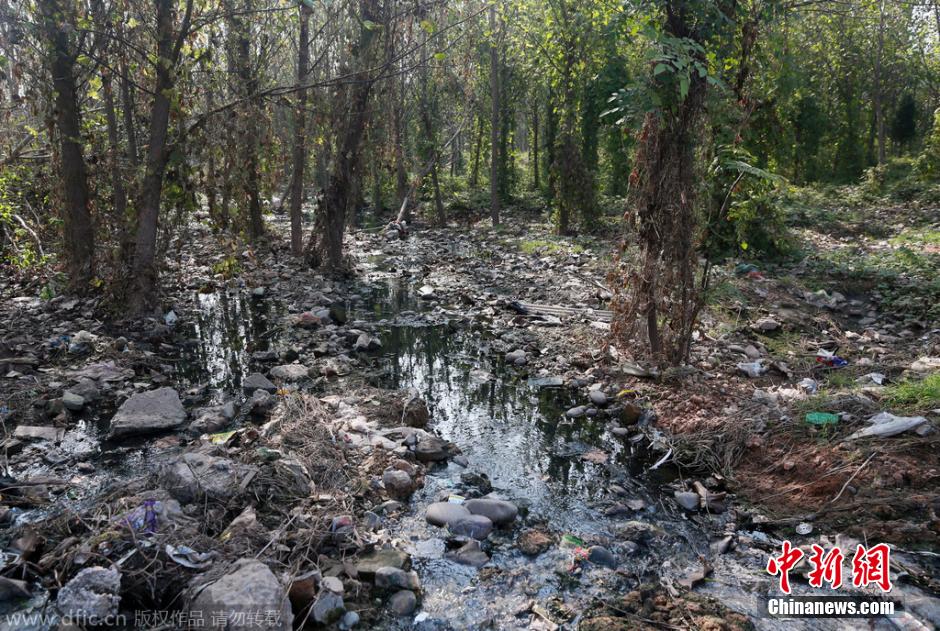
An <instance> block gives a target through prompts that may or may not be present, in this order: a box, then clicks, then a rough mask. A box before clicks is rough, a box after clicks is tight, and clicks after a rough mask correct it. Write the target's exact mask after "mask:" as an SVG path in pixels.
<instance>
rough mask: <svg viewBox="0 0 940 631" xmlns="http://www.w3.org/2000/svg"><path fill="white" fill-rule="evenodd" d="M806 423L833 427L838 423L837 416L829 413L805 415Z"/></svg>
mask: <svg viewBox="0 0 940 631" xmlns="http://www.w3.org/2000/svg"><path fill="white" fill-rule="evenodd" d="M806 422H807V423H809V424H810V425H835V424H836V423H838V422H839V415H838V414H830V413H829V412H810V413H809V414H807V415H806Z"/></svg>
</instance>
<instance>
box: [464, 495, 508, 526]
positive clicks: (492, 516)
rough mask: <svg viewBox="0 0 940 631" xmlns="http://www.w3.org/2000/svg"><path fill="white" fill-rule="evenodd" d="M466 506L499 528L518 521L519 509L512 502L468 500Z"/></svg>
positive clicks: (480, 499)
mask: <svg viewBox="0 0 940 631" xmlns="http://www.w3.org/2000/svg"><path fill="white" fill-rule="evenodd" d="M464 506H465V507H466V509H467V510H468V511H470V512H471V513H472V514H474V515H483V516H484V517H487V518H489V520H490V521H492V522H493V523H494V524H495V525H497V526H505V525H507V524H510V523H512V522H513V520H515V519H516V515H518V514H519V509H518V508H517V507H516V505H515V504H513V503H512V502H507V501H504V500H494V499H489V498H479V499H473V500H467V501H466V502H465V503H464Z"/></svg>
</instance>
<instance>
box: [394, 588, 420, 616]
mask: <svg viewBox="0 0 940 631" xmlns="http://www.w3.org/2000/svg"><path fill="white" fill-rule="evenodd" d="M417 606H418V598H417V597H416V596H415V593H414V592H412V591H408V590H407V589H403V590H401V591H400V592H395V593H394V594H392V597H391V598H389V599H388V608H389V609H391V610H392V611H393V612H395V615H398V616H407V615H409V614H410V613H411V612H412V611H414V610H415V607H417Z"/></svg>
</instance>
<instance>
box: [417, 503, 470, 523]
mask: <svg viewBox="0 0 940 631" xmlns="http://www.w3.org/2000/svg"><path fill="white" fill-rule="evenodd" d="M471 501H472V500H471ZM467 503H468V504H469V502H467ZM470 515H471V513H470V511H469V510H468V509H467V508H465V507H464V506H462V505H460V504H452V503H450V502H434V503H433V504H431V505H430V506H428V508H427V510H426V511H425V513H424V518H425V519H427V520H428V523H430V524H433V525H435V526H441V527H443V526H449V525H451V524H456V523H457V522H458V521H460V520H461V519H466V518H468V517H470Z"/></svg>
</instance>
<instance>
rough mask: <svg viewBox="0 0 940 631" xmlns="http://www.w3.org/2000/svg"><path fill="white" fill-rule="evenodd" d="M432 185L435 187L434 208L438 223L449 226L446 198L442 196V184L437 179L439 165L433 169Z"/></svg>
mask: <svg viewBox="0 0 940 631" xmlns="http://www.w3.org/2000/svg"><path fill="white" fill-rule="evenodd" d="M431 183H432V184H433V185H434V206H435V208H437V223H438V225H440V226H441V227H444V226H446V225H447V213H446V212H444V198H443V197H442V196H441V184H440V182H439V181H438V179H437V164H436V163H435V165H434V167H433V168H432V169H431Z"/></svg>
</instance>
